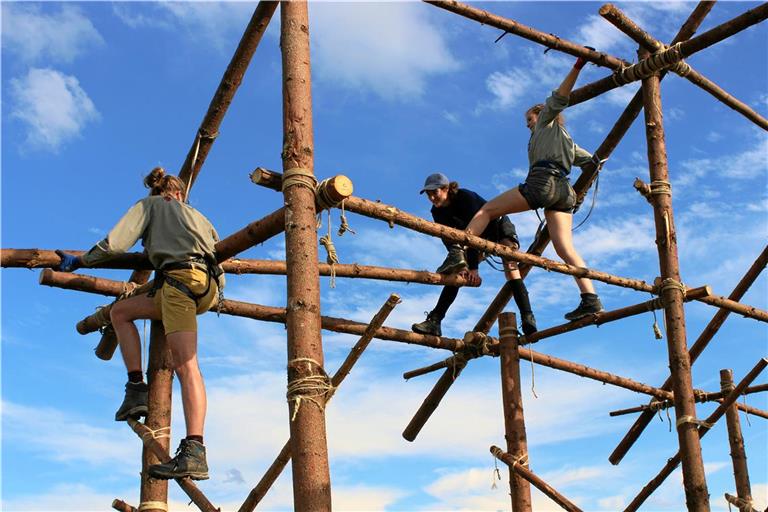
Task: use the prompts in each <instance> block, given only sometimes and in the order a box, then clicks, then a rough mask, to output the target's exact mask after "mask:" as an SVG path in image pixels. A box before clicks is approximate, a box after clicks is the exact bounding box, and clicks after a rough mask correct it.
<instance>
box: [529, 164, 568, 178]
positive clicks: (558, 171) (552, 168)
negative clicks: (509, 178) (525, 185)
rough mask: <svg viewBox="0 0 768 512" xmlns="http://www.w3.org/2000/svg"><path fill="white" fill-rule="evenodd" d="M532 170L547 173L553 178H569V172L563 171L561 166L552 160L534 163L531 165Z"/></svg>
mask: <svg viewBox="0 0 768 512" xmlns="http://www.w3.org/2000/svg"><path fill="white" fill-rule="evenodd" d="M530 170H531V171H533V170H538V171H545V172H548V173H549V174H551V175H553V176H560V177H561V178H567V177H568V172H567V171H566V170H565V169H563V167H562V166H561V165H560V164H558V163H556V162H552V161H550V160H539V161H538V162H534V163H533V164H532V165H531V169H530Z"/></svg>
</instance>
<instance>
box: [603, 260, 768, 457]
mask: <svg viewBox="0 0 768 512" xmlns="http://www.w3.org/2000/svg"><path fill="white" fill-rule="evenodd" d="M766 263H768V245H767V246H765V247H764V248H763V251H762V252H761V253H760V255H759V256H758V257H757V259H756V260H755V261H754V262H753V263H752V265H751V266H750V268H749V270H747V273H746V274H744V276H743V277H742V278H741V280H740V281H739V282H738V283H737V284H736V287H735V288H734V289H733V291H732V292H731V294H730V295H729V296H728V298H729V299H731V300H735V301H738V300H740V299H741V298H742V297H743V296H744V294H745V293H746V292H747V290H749V287H750V286H752V283H754V282H755V280H756V279H757V277H758V276H759V275H760V273H761V272H762V271H763V269H764V268H765V266H766ZM729 314H730V311H727V310H724V309H721V310H719V311H718V312H717V313H715V315H714V316H713V317H712V320H710V321H709V323H708V324H707V326H706V327H705V328H704V330H702V332H701V334H700V335H699V337H698V338H697V339H696V341H695V342H694V344H693V345H691V349H690V352H689V354H690V358H691V364H693V363H694V362H695V361H696V359H697V358H698V357H699V355H701V353H702V352H703V351H704V349H705V348H706V347H707V345H708V344H709V342H710V341H712V338H714V336H715V334H717V331H718V330H720V327H722V325H723V323H725V320H726V319H727V318H728V315H729ZM661 387H662V389H671V387H672V378H671V377H669V378H667V380H666V381H665V382H664V384H663V385H662V386H661ZM653 414H654V413H653V412H652V411H644V412H643V413H642V414H641V415H640V416H639V417H638V418H637V420H635V423H634V424H633V425H632V427H630V429H629V432H627V433H626V434H625V435H624V437H623V438H622V440H621V441H620V442H619V444H618V446H616V448H615V449H614V450H613V452H612V453H611V455H610V456H609V457H608V460H609V461H610V462H611V464H618V463H619V462H621V459H623V458H624V456H625V455H626V454H627V452H628V451H629V449H630V448H632V445H633V444H634V443H635V441H637V439H638V438H639V437H640V434H642V433H643V430H645V427H647V426H648V424H649V423H650V422H651V420H652V419H653Z"/></svg>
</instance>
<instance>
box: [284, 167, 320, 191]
mask: <svg viewBox="0 0 768 512" xmlns="http://www.w3.org/2000/svg"><path fill="white" fill-rule="evenodd" d="M294 185H301V186H302V187H307V188H311V189H312V190H315V189H316V188H317V178H315V174H314V173H313V172H312V170H311V169H306V168H304V167H293V168H291V169H288V170H287V171H285V172H284V173H283V186H282V191H283V192H285V191H286V190H288V188H289V187H292V186H294Z"/></svg>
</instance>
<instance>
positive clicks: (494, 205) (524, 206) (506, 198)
mask: <svg viewBox="0 0 768 512" xmlns="http://www.w3.org/2000/svg"><path fill="white" fill-rule="evenodd" d="M530 209H531V207H530V206H528V201H526V200H525V198H524V197H523V195H522V194H521V193H520V190H518V187H515V188H513V189H511V190H507V191H506V192H504V193H503V194H501V195H499V196H496V197H494V198H493V199H491V200H490V201H488V202H487V203H485V204H484V205H483V207H482V208H480V209H479V210H478V211H477V213H476V214H475V216H474V217H472V220H471V221H470V222H469V225H468V226H467V232H468V233H470V234H472V235H477V236H480V235H481V234H482V233H483V231H485V228H487V227H488V223H489V222H491V221H492V220H493V219H497V218H499V217H501V216H502V215H506V214H508V213H519V212H525V211H528V210H530Z"/></svg>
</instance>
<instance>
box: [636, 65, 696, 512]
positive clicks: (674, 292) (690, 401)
mask: <svg viewBox="0 0 768 512" xmlns="http://www.w3.org/2000/svg"><path fill="white" fill-rule="evenodd" d="M640 57H641V58H645V57H647V52H646V51H641V52H640ZM642 90H643V105H644V111H645V126H646V130H645V134H646V139H647V141H648V164H649V166H650V175H651V187H652V189H653V190H652V194H653V216H654V220H655V223H656V245H657V249H658V253H659V268H660V271H661V277H662V279H663V280H664V282H665V283H666V284H665V285H663V287H662V291H661V294H660V296H661V298H662V300H663V303H664V317H665V319H666V326H667V350H668V352H669V367H670V369H671V371H672V389H673V391H674V402H675V416H676V418H677V420H678V423H677V437H678V442H679V444H680V453H681V454H682V459H683V485H684V487H685V497H686V498H685V500H686V504H687V506H688V510H691V511H702V512H706V511H709V493H708V491H707V482H706V476H705V474H704V461H703V460H702V457H701V444H700V443H699V436H698V435H697V430H696V424H695V420H696V407H695V402H694V396H693V385H692V383H691V361H690V358H689V356H688V349H687V346H686V339H685V310H684V308H683V295H684V290H683V289H682V288H681V287H682V284H681V283H680V267H679V262H678V258H677V235H676V232H675V223H674V218H673V210H672V188H671V185H670V184H669V172H668V168H667V151H666V146H665V142H664V123H663V119H662V115H661V92H660V88H659V77H658V75H654V76H651V77H649V78H647V79H645V80H643V89H642ZM653 191H655V192H656V193H654V192H653ZM687 418H690V421H681V420H682V419H687Z"/></svg>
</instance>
